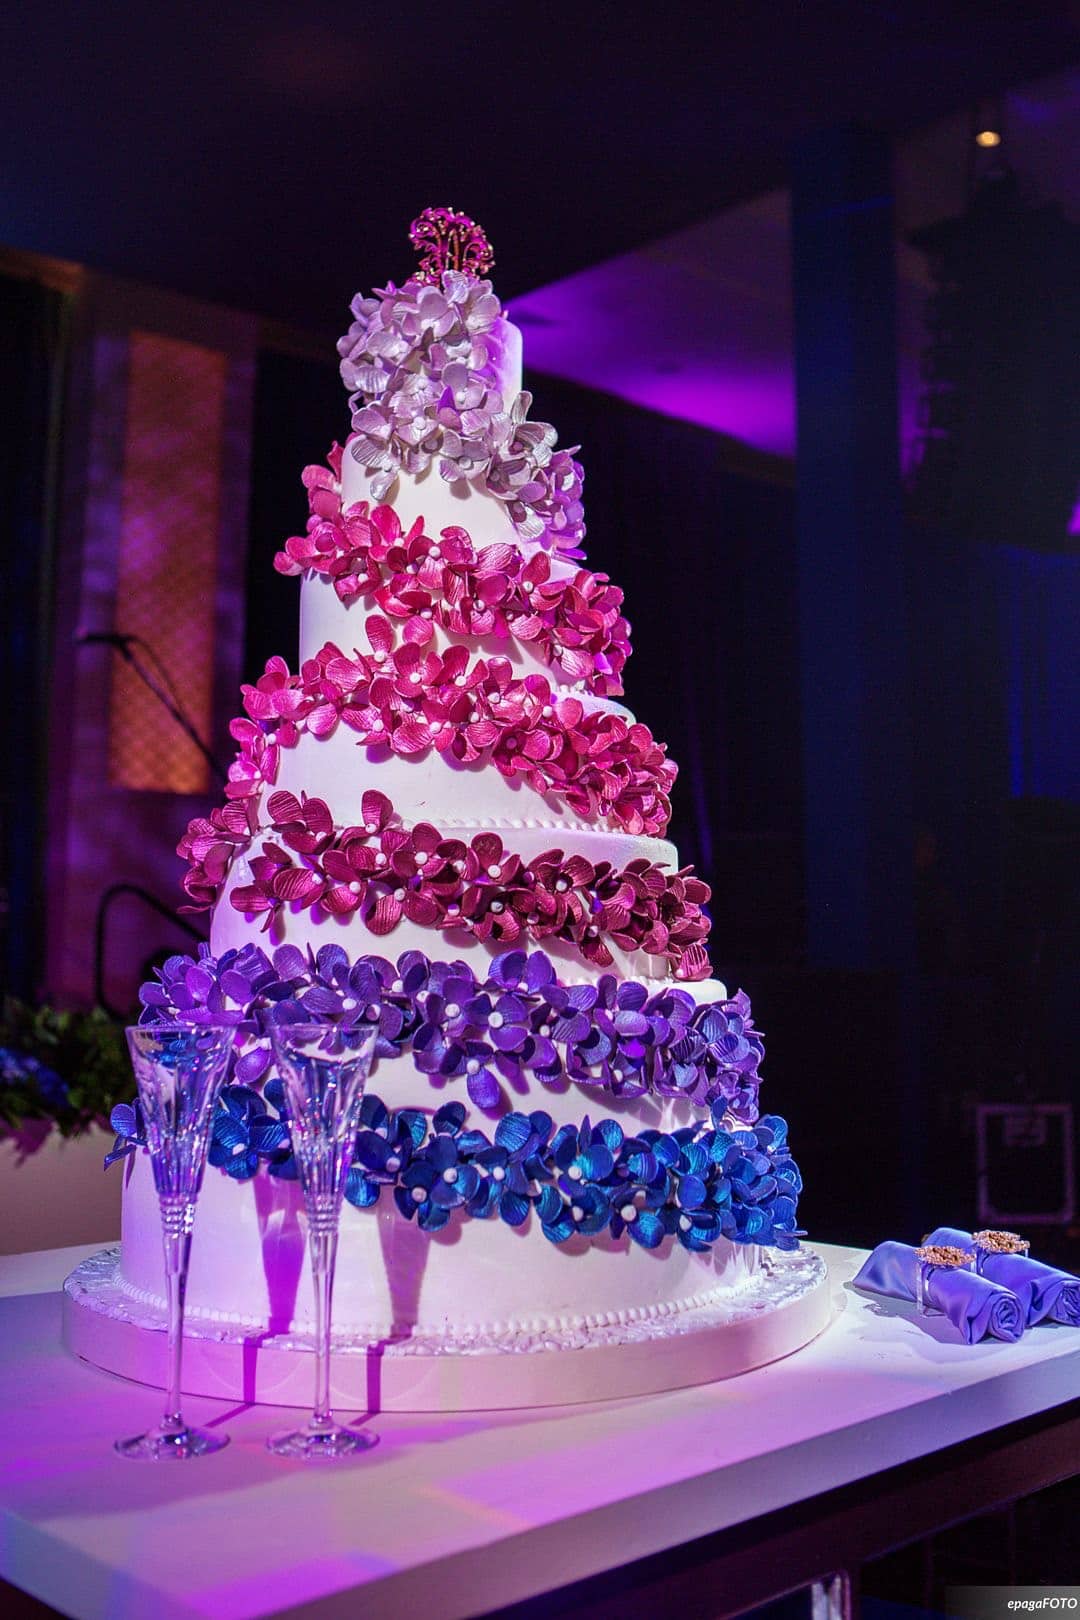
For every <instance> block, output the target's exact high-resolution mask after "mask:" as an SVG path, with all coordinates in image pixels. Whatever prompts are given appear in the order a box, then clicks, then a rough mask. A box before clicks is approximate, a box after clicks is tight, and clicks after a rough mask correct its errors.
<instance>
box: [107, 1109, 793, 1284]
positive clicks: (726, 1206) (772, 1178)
mask: <svg viewBox="0 0 1080 1620" xmlns="http://www.w3.org/2000/svg"><path fill="white" fill-rule="evenodd" d="M268 1104H270V1105H271V1106H272V1107H273V1108H274V1109H275V1112H274V1113H271V1112H270V1109H269V1108H268V1106H267V1105H268ZM466 1120H467V1113H466V1110H465V1108H464V1106H463V1105H462V1104H461V1103H459V1102H450V1103H446V1104H444V1105H443V1107H441V1108H440V1109H438V1111H437V1112H436V1113H435V1115H434V1117H433V1118H429V1117H428V1116H427V1115H426V1114H425V1113H423V1112H422V1111H421V1110H420V1109H418V1108H402V1109H398V1110H396V1111H393V1112H392V1111H391V1110H389V1109H388V1108H386V1106H385V1105H384V1103H383V1102H382V1101H381V1099H380V1098H379V1097H377V1096H376V1095H375V1094H374V1093H370V1092H369V1093H368V1095H367V1096H366V1097H365V1098H364V1101H363V1107H362V1113H361V1119H360V1130H359V1132H358V1134H357V1139H356V1147H355V1152H354V1157H353V1163H352V1167H351V1169H350V1170H349V1173H348V1176H347V1178H346V1183H345V1197H346V1198H347V1199H348V1200H349V1202H350V1203H351V1204H354V1205H355V1206H356V1207H357V1208H358V1209H369V1208H370V1207H371V1206H372V1205H374V1204H376V1203H378V1201H379V1199H380V1197H381V1196H382V1193H383V1190H384V1189H388V1190H389V1191H390V1192H391V1193H392V1196H393V1199H394V1202H395V1204H396V1205H397V1208H398V1211H399V1213H400V1214H401V1215H403V1216H404V1217H405V1219H406V1220H413V1219H414V1218H415V1220H416V1221H417V1224H418V1225H419V1226H420V1227H421V1228H422V1229H423V1230H424V1231H426V1232H437V1231H439V1230H440V1229H441V1228H442V1227H444V1226H445V1225H446V1224H447V1222H448V1221H449V1220H450V1219H451V1217H452V1215H453V1213H454V1211H455V1210H460V1212H461V1215H462V1216H463V1217H464V1216H469V1217H473V1218H475V1219H479V1220H491V1219H492V1218H494V1217H496V1216H497V1217H499V1218H500V1219H502V1220H504V1221H505V1222H506V1223H507V1224H508V1225H509V1226H524V1225H525V1223H526V1222H527V1221H528V1220H529V1219H530V1217H534V1218H535V1220H536V1223H537V1225H538V1226H539V1227H540V1230H541V1231H542V1232H543V1234H544V1236H545V1237H546V1238H547V1239H548V1241H549V1242H550V1243H566V1242H567V1241H568V1240H569V1239H570V1238H572V1237H574V1236H580V1237H586V1238H591V1237H595V1236H596V1235H597V1234H599V1233H602V1232H610V1234H611V1236H612V1237H613V1238H616V1239H618V1238H620V1237H622V1235H623V1233H624V1232H625V1233H627V1234H628V1235H629V1237H630V1238H631V1240H632V1241H633V1242H635V1243H638V1244H640V1245H641V1246H642V1247H643V1248H646V1249H655V1248H656V1247H657V1246H658V1245H659V1244H660V1243H662V1242H663V1240H664V1239H665V1238H666V1237H674V1238H676V1239H677V1240H678V1242H679V1243H681V1244H682V1246H683V1248H685V1249H690V1250H692V1251H694V1252H695V1253H703V1252H705V1251H707V1250H708V1249H709V1248H711V1246H712V1245H713V1244H714V1243H715V1242H716V1241H717V1239H718V1238H721V1237H724V1238H727V1239H729V1240H730V1241H731V1242H734V1243H756V1244H766V1245H772V1246H775V1247H776V1248H779V1249H796V1248H798V1240H799V1237H800V1236H801V1235H802V1234H801V1233H800V1232H799V1229H798V1227H797V1224H796V1209H797V1204H798V1197H799V1193H800V1191H801V1190H802V1179H801V1177H800V1175H799V1170H798V1167H797V1165H796V1163H795V1161H794V1159H793V1158H792V1157H791V1152H790V1150H789V1148H788V1145H787V1126H786V1124H785V1123H784V1121H783V1120H782V1119H780V1118H778V1117H777V1116H776V1115H774V1114H769V1115H766V1116H765V1117H764V1118H763V1119H759V1120H758V1121H757V1123H756V1124H755V1125H754V1126H752V1127H738V1126H734V1127H733V1126H732V1124H731V1122H730V1120H729V1119H728V1117H727V1115H726V1113H725V1111H724V1107H723V1104H722V1103H718V1104H715V1105H714V1106H713V1109H712V1111H711V1115H710V1117H709V1118H707V1119H705V1120H702V1121H699V1122H698V1123H697V1124H694V1125H688V1126H685V1127H684V1128H682V1129H680V1130H675V1131H668V1132H665V1131H658V1130H651V1129H646V1130H640V1131H638V1132H637V1133H636V1135H633V1136H627V1135H626V1133H625V1132H624V1130H623V1128H622V1126H621V1125H620V1124H619V1122H618V1120H615V1119H601V1120H599V1121H598V1122H597V1123H596V1124H595V1125H594V1124H593V1123H592V1122H591V1121H590V1120H589V1118H588V1117H587V1116H586V1118H585V1119H584V1120H583V1121H582V1122H581V1124H580V1125H561V1126H559V1127H558V1129H556V1128H555V1125H554V1122H553V1121H552V1118H551V1115H550V1114H548V1113H545V1112H544V1111H543V1110H542V1109H536V1110H534V1111H533V1112H532V1113H529V1114H523V1113H517V1112H515V1113H510V1114H505V1115H504V1116H503V1117H502V1119H500V1120H499V1122H498V1124H497V1125H496V1126H495V1129H494V1131H493V1132H492V1134H491V1135H490V1136H489V1135H487V1133H486V1132H484V1131H481V1130H476V1129H475V1128H474V1129H468V1128H466ZM113 1128H114V1129H115V1130H116V1132H117V1139H116V1145H115V1147H114V1148H113V1151H112V1153H110V1154H109V1156H108V1158H107V1159H106V1166H108V1164H110V1163H115V1162H116V1161H117V1160H118V1159H122V1158H125V1157H126V1156H127V1155H128V1154H129V1153H132V1152H134V1151H135V1149H136V1148H137V1147H139V1146H141V1145H142V1144H143V1143H144V1141H145V1132H144V1129H143V1122H142V1118H141V1115H140V1113H139V1110H138V1106H137V1105H134V1106H132V1105H127V1104H124V1105H121V1106H120V1107H119V1108H117V1109H114V1111H113ZM209 1158H210V1163H211V1164H212V1165H215V1166H216V1167H217V1168H218V1169H220V1170H223V1171H224V1172H225V1174H226V1175H228V1176H231V1177H232V1178H233V1179H234V1180H236V1181H248V1180H250V1179H251V1177H252V1176H254V1175H255V1174H256V1173H257V1172H258V1170H259V1167H260V1165H262V1164H265V1165H266V1167H267V1170H268V1171H269V1174H270V1175H272V1176H277V1177H282V1178H285V1179H289V1180H295V1178H296V1174H297V1170H296V1161H295V1159H294V1157H293V1153H292V1147H291V1143H290V1139H289V1129H288V1111H287V1108H286V1106H285V1098H284V1089H283V1087H282V1084H281V1082H280V1080H271V1081H270V1082H268V1084H267V1086H266V1088H265V1090H264V1092H263V1094H262V1095H260V1094H259V1092H257V1091H254V1090H252V1089H251V1088H250V1087H247V1086H243V1085H230V1086H227V1087H226V1088H225V1090H224V1091H223V1092H222V1095H221V1101H220V1103H219V1106H218V1110H217V1113H216V1115H215V1118H214V1127H213V1136H212V1139H211V1145H210V1155H209Z"/></svg>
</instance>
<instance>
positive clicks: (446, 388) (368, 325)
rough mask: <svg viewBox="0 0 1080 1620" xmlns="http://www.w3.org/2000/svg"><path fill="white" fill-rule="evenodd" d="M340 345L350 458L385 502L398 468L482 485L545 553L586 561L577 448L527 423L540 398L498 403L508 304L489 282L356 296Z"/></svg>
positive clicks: (541, 425)
mask: <svg viewBox="0 0 1080 1620" xmlns="http://www.w3.org/2000/svg"><path fill="white" fill-rule="evenodd" d="M350 307H351V310H352V314H353V322H352V325H351V326H350V327H349V330H348V332H347V333H346V334H345V336H344V337H343V338H341V339H340V341H339V342H338V353H339V354H340V356H341V379H342V381H343V382H344V384H345V386H346V388H348V389H349V390H350V399H349V405H350V408H351V410H352V412H353V417H352V425H353V430H354V436H353V437H352V438H351V439H350V440H349V443H348V445H347V447H346V448H347V450H348V453H349V454H350V455H351V456H352V457H353V458H354V459H355V460H356V461H358V462H359V463H360V464H361V466H364V467H367V468H369V469H370V470H371V472H372V474H373V476H372V480H371V492H372V496H373V498H374V499H375V500H376V501H381V500H382V499H383V497H384V496H385V495H386V494H387V492H388V491H389V489H390V488H391V486H392V484H393V482H394V480H395V478H396V477H397V476H398V473H399V471H404V472H408V473H414V474H416V473H423V472H426V471H427V469H428V468H429V467H430V466H431V465H432V464H433V463H434V464H435V465H436V466H437V467H438V471H439V474H440V476H441V477H442V478H446V479H449V480H455V479H459V478H480V477H482V478H483V479H484V482H485V487H486V489H487V491H488V493H489V494H491V495H493V496H494V497H495V498H496V500H499V501H502V502H503V503H504V505H505V506H506V509H507V512H508V513H509V515H510V518H511V519H512V521H513V523H514V525H515V527H516V528H517V530H518V533H519V534H520V535H521V536H522V538H523V539H526V540H535V541H539V542H540V543H541V544H542V545H543V546H545V547H546V548H547V549H549V550H554V551H560V552H563V553H564V554H566V555H568V556H580V551H579V550H578V547H579V546H580V543H581V540H582V538H583V537H584V534H585V520H584V509H583V507H582V504H581V484H582V471H581V465H580V463H579V462H577V461H575V460H574V451H573V450H565V449H564V450H559V449H556V442H557V435H556V432H555V429H554V428H553V427H552V426H551V424H550V423H548V422H530V421H529V407H530V405H531V404H532V395H531V394H529V393H520V394H518V396H517V398H516V399H514V400H513V401H511V402H505V401H504V400H503V397H502V392H501V386H500V378H499V375H498V370H497V364H496V361H497V357H498V353H499V350H500V348H501V347H502V344H503V343H504V342H505V322H504V326H503V331H502V333H499V332H497V331H496V323H497V322H499V321H500V320H502V319H503V313H502V306H501V305H500V303H499V300H498V298H497V297H496V296H495V294H494V293H493V292H492V290H491V282H490V281H480V280H477V279H476V278H475V277H473V276H471V275H468V274H466V273H463V272H461V271H457V270H449V269H448V270H444V271H443V272H442V274H441V275H440V276H438V278H437V279H436V280H435V281H434V282H427V281H425V280H423V279H422V278H421V277H420V276H413V277H411V278H410V280H408V281H407V282H406V283H405V285H404V286H403V287H400V288H399V287H396V286H394V284H393V282H391V283H390V284H389V285H388V286H386V287H383V288H377V289H376V290H375V291H374V292H373V294H372V295H371V297H370V298H365V297H363V296H361V295H360V294H359V293H358V294H357V296H356V297H355V298H354V299H353V301H352V304H351V306H350Z"/></svg>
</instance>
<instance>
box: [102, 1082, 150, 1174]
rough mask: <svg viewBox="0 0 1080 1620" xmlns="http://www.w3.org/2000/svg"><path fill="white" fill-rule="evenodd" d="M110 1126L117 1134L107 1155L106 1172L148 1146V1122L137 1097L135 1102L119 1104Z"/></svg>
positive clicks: (110, 1118) (110, 1117)
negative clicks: (130, 1154)
mask: <svg viewBox="0 0 1080 1620" xmlns="http://www.w3.org/2000/svg"><path fill="white" fill-rule="evenodd" d="M109 1124H110V1125H111V1126H112V1128H113V1130H114V1131H115V1132H116V1140H115V1142H114V1143H113V1145H112V1151H111V1152H110V1153H106V1155H105V1169H106V1170H107V1169H108V1168H109V1166H110V1164H115V1163H116V1162H117V1160H118V1159H126V1158H127V1156H128V1154H129V1153H134V1152H135V1151H136V1150H137V1149H138V1148H141V1147H145V1146H146V1122H145V1120H144V1119H143V1112H142V1105H141V1104H140V1102H139V1099H138V1098H137V1097H136V1098H135V1099H134V1101H133V1102H129V1103H117V1105H116V1107H115V1108H114V1109H113V1111H112V1113H111V1114H110V1115H109Z"/></svg>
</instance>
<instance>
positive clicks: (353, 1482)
mask: <svg viewBox="0 0 1080 1620" xmlns="http://www.w3.org/2000/svg"><path fill="white" fill-rule="evenodd" d="M98 1247H99V1245H91V1246H89V1247H83V1248H78V1249H53V1250H47V1251H44V1252H42V1253H40V1254H34V1255H19V1256H12V1257H10V1258H6V1259H2V1260H0V1367H2V1380H0V1459H2V1460H0V1577H2V1578H3V1579H5V1580H7V1581H10V1582H12V1583H13V1584H14V1585H16V1586H20V1587H22V1588H24V1589H25V1590H26V1591H29V1592H32V1593H33V1594H34V1595H35V1596H37V1597H39V1598H42V1599H43V1600H44V1601H45V1602H47V1603H51V1604H52V1605H53V1606H54V1607H56V1608H58V1609H60V1610H61V1611H62V1612H65V1613H69V1614H71V1615H76V1616H79V1617H87V1620H90V1617H97V1616H103V1617H104V1616H108V1617H109V1620H115V1617H118V1616H127V1615H142V1614H149V1613H153V1614H154V1615H155V1617H157V1620H174V1617H175V1620H180V1617H185V1620H190V1617H192V1616H226V1615H228V1616H230V1617H233V1620H246V1617H252V1620H254V1617H258V1616H269V1615H283V1614H287V1613H288V1612H289V1611H290V1610H292V1611H294V1612H301V1611H302V1612H303V1613H304V1614H305V1615H313V1616H318V1617H320V1620H322V1617H326V1620H330V1617H336V1616H345V1615H349V1616H355V1614H356V1613H357V1612H358V1610H357V1595H358V1592H359V1590H360V1589H362V1592H363V1614H364V1616H365V1620H378V1617H387V1620H399V1617H400V1616H401V1615H404V1614H418V1615H419V1614H425V1613H427V1612H429V1611H430V1612H432V1613H437V1614H438V1615H439V1617H440V1620H456V1617H462V1616H469V1615H472V1614H475V1613H477V1612H481V1611H483V1610H485V1609H489V1608H494V1607H497V1606H499V1605H501V1604H507V1603H512V1602H516V1601H519V1600H520V1599H522V1598H526V1597H530V1596H533V1595H535V1594H536V1593H538V1592H542V1591H546V1590H549V1589H550V1588H552V1587H555V1586H561V1585H563V1584H565V1583H568V1582H570V1581H575V1580H580V1579H582V1578H584V1577H586V1576H590V1575H595V1574H598V1573H602V1572H603V1571H604V1570H606V1569H612V1568H617V1567H618V1566H620V1565H621V1564H623V1563H624V1562H625V1561H626V1560H627V1559H628V1558H632V1557H633V1558H636V1557H644V1556H646V1555H649V1554H652V1553H657V1552H662V1551H665V1550H668V1549H670V1548H672V1547H677V1546H680V1545H681V1544H683V1543H684V1542H687V1541H689V1540H691V1539H693V1538H694V1537H697V1536H701V1535H706V1534H709V1533H710V1532H714V1531H717V1530H724V1529H727V1528H730V1527H732V1526H734V1525H737V1524H740V1523H746V1522H747V1521H749V1520H752V1519H754V1518H757V1517H758V1516H759V1515H761V1514H764V1513H769V1512H773V1511H776V1510H777V1509H781V1508H784V1507H787V1506H789V1505H791V1504H792V1503H795V1502H798V1501H803V1500H806V1499H808V1498H810V1497H814V1496H817V1495H819V1494H820V1493H822V1492H824V1491H828V1490H831V1489H833V1488H835V1487H838V1486H842V1485H846V1484H850V1483H851V1482H852V1481H855V1480H858V1479H862V1478H866V1477H868V1476H870V1475H873V1474H876V1473H878V1472H880V1471H881V1470H884V1469H886V1468H891V1467H894V1466H896V1465H898V1464H901V1463H904V1462H908V1461H910V1460H912V1459H914V1458H917V1457H923V1456H927V1455H928V1454H930V1453H932V1452H934V1451H937V1450H939V1449H941V1448H943V1447H946V1446H950V1445H953V1444H955V1443H957V1442H960V1441H963V1440H968V1439H970V1438H972V1437H973V1436H975V1435H979V1434H985V1433H987V1432H989V1431H991V1430H994V1429H997V1428H1001V1427H1003V1426H1004V1425H1006V1424H1009V1423H1011V1422H1014V1421H1016V1420H1018V1419H1021V1418H1025V1417H1030V1416H1032V1415H1033V1414H1035V1413H1038V1412H1043V1411H1046V1410H1049V1409H1050V1408H1052V1407H1054V1406H1057V1405H1060V1404H1062V1403H1064V1402H1066V1401H1068V1400H1071V1399H1072V1398H1073V1397H1074V1396H1075V1395H1076V1393H1077V1391H1078V1390H1080V1331H1078V1330H1076V1329H1073V1328H1066V1327H1060V1326H1056V1325H1043V1326H1039V1327H1037V1328H1034V1329H1032V1330H1030V1331H1029V1332H1027V1333H1025V1334H1024V1336H1023V1338H1022V1339H1021V1340H1020V1341H1019V1343H1017V1344H1012V1345H1006V1344H1000V1343H997V1342H996V1341H990V1342H987V1343H984V1344H979V1345H973V1346H968V1345H964V1344H961V1343H960V1342H959V1341H958V1340H957V1339H955V1337H954V1336H953V1330H952V1329H951V1328H950V1327H949V1325H948V1323H947V1322H946V1321H945V1320H944V1318H937V1317H931V1318H923V1319H919V1318H917V1317H916V1315H915V1312H914V1309H913V1307H911V1306H909V1305H906V1304H901V1303H898V1302H895V1301H891V1300H882V1299H876V1298H872V1297H868V1296H865V1295H863V1294H859V1293H857V1292H855V1291H854V1290H853V1289H852V1288H851V1285H850V1284H851V1278H852V1277H853V1276H854V1274H855V1272H856V1270H857V1269H858V1266H859V1265H860V1264H861V1261H862V1259H863V1258H864V1253H863V1251H861V1250H855V1249H846V1248H839V1247H835V1246H831V1245H826V1244H821V1245H813V1247H815V1248H817V1250H818V1252H819V1253H821V1254H822V1256H823V1257H824V1259H825V1260H826V1262H827V1264H828V1267H829V1272H830V1286H831V1291H832V1297H833V1306H834V1316H833V1319H832V1321H831V1323H830V1325H829V1327H828V1328H827V1329H826V1330H825V1332H824V1333H823V1334H822V1335H821V1336H820V1337H819V1338H818V1339H817V1340H815V1341H814V1343H812V1344H810V1345H808V1346H806V1347H805V1348H804V1349H803V1350H800V1351H799V1352H798V1353H797V1354H796V1355H793V1356H791V1357H789V1358H788V1359H786V1360H784V1361H780V1362H775V1363H773V1364H772V1365H771V1366H768V1367H762V1368H759V1369H757V1370H756V1371H754V1372H749V1373H744V1374H742V1375H741V1376H740V1377H738V1378H733V1379H729V1380H725V1381H723V1382H718V1383H714V1384H708V1385H702V1386H698V1387H696V1388H692V1389H684V1390H677V1391H673V1392H671V1393H668V1394H662V1395H652V1396H646V1397H642V1398H639V1399H636V1400H627V1401H612V1402H606V1403H603V1404H598V1405H593V1406H585V1407H582V1406H578V1407H567V1408H559V1409H554V1408H545V1409H537V1410H533V1411H527V1412H517V1413H508V1412H504V1413H454V1414H448V1415H447V1416H445V1417H443V1416H432V1415H420V1414H417V1415H410V1414H402V1413H393V1414H390V1413H384V1414H380V1415H379V1416H378V1417H376V1418H374V1419H372V1420H371V1426H372V1427H373V1428H374V1429H375V1430H376V1431H377V1433H378V1435H379V1441H380V1443H379V1445H378V1446H377V1448H376V1449H375V1450H373V1451H370V1452H368V1453H367V1454H365V1455H363V1456H361V1457H358V1458H356V1459H354V1460H351V1461H349V1462H348V1463H342V1464H340V1465H338V1466H336V1467H322V1468H319V1467H312V1466H310V1465H308V1466H305V1465H304V1464H302V1463H290V1462H285V1461H282V1460H281V1459H279V1458H276V1457H273V1456H271V1455H269V1454H268V1453H267V1451H266V1450H265V1448H264V1440H265V1437H266V1435H267V1433H268V1432H270V1430H272V1429H276V1428H280V1427H283V1426H285V1425H287V1423H288V1421H289V1414H288V1412H287V1411H282V1410H281V1409H273V1410H268V1409H266V1408H256V1407H235V1406H234V1407H228V1406H226V1405H225V1403H222V1402H214V1401H209V1400H203V1399H198V1398H192V1399H191V1401H190V1402H188V1403H186V1405H185V1410H186V1413H187V1416H188V1417H189V1418H190V1419H191V1420H192V1421H193V1422H199V1423H208V1422H209V1423H211V1424H218V1425H220V1426H221V1428H222V1429H224V1430H226V1431H227V1432H228V1434H229V1435H230V1436H231V1440H232V1443H231V1445H230V1446H228V1447H227V1448H226V1449H225V1450H224V1451H222V1452H220V1453H218V1454H217V1455H215V1456H213V1457H208V1458H205V1459H200V1460H198V1461H193V1462H191V1463H188V1464H181V1465H172V1466H169V1465H159V1466H154V1465H150V1464H146V1465H141V1464H137V1463H132V1462H129V1461H126V1460H124V1459H122V1458H120V1457H117V1456H116V1455H115V1454H114V1453H113V1451H112V1449H111V1448H112V1442H113V1441H114V1440H115V1439H116V1438H117V1437H118V1436H121V1435H126V1434H130V1433H132V1432H137V1431H138V1430H139V1429H140V1428H142V1427H148V1426H150V1425H151V1424H152V1423H154V1422H155V1421H156V1419H157V1416H158V1410H159V1397H158V1396H157V1395H156V1393H155V1392H154V1391H153V1390H150V1389H147V1388H145V1387H142V1386H139V1385H135V1384H129V1383H126V1382H124V1381H123V1380H121V1379H119V1378H115V1377H113V1376H111V1375H110V1374H107V1373H104V1372H102V1371H100V1370H99V1369H97V1368H94V1367H91V1366H89V1365H87V1364H85V1363H83V1362H80V1361H78V1360H76V1359H75V1358H73V1357H72V1356H71V1355H69V1354H68V1352H67V1351H66V1350H65V1349H64V1348H63V1346H62V1344H61V1342H60V1319H61V1295H60V1286H61V1283H62V1281H63V1279H64V1277H65V1276H66V1275H67V1273H68V1272H69V1271H71V1270H72V1269H73V1268H74V1266H75V1265H77V1264H78V1262H79V1261H80V1260H82V1259H83V1258H85V1257H86V1256H87V1255H88V1254H91V1253H93V1252H95V1250H96V1249H97V1248H98Z"/></svg>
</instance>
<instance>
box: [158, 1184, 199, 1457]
mask: <svg viewBox="0 0 1080 1620" xmlns="http://www.w3.org/2000/svg"><path fill="white" fill-rule="evenodd" d="M194 1216H195V1209H194V1206H193V1205H191V1204H188V1203H186V1202H184V1201H181V1200H177V1201H176V1202H175V1203H173V1202H172V1201H171V1200H166V1199H162V1201H161V1233H162V1240H163V1243H164V1248H165V1298H166V1302H167V1305H168V1321H169V1349H168V1374H167V1380H166V1385H165V1415H164V1416H163V1418H162V1420H161V1426H162V1428H163V1429H165V1430H167V1431H168V1432H169V1433H172V1434H179V1433H180V1432H181V1430H183V1429H184V1428H186V1424H185V1423H184V1420H183V1417H182V1416H181V1414H180V1376H181V1370H182V1366H183V1356H184V1302H185V1300H186V1298H187V1278H188V1262H189V1260H190V1258H191V1227H192V1223H193V1220H194Z"/></svg>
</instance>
